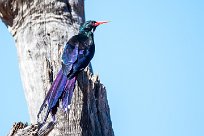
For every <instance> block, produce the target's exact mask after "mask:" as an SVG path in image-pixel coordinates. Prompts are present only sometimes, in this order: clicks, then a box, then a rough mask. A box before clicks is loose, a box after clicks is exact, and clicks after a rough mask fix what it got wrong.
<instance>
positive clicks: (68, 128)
mask: <svg viewBox="0 0 204 136" xmlns="http://www.w3.org/2000/svg"><path fill="white" fill-rule="evenodd" d="M0 17H1V19H2V21H3V22H4V23H5V25H6V26H7V27H8V29H9V31H10V33H11V34H12V35H13V37H14V39H15V43H16V48H17V51H18V60H19V67H20V73H21V79H22V82H23V87H24V92H25V96H26V100H27V105H28V109H29V114H30V120H31V123H32V124H35V123H36V115H37V112H38V110H39V107H40V105H41V104H42V101H43V99H44V98H45V95H46V93H47V91H48V89H49V87H50V85H51V83H52V82H53V79H54V78H55V76H56V73H57V72H58V70H59V67H60V65H61V64H60V58H61V54H62V50H63V47H64V44H65V42H66V41H68V39H69V38H70V37H71V36H73V35H74V34H76V33H77V32H78V27H79V25H80V23H82V22H84V20H85V19H84V1H83V0H0ZM56 118H57V119H58V123H57V125H55V127H54V129H53V130H52V131H51V132H50V133H49V135H50V136H54V135H57V136H59V135H60V136H65V135H67V136H113V135H114V133H113V130H112V124H111V119H110V111H109V106H108V102H107V97H106V90H105V87H104V86H103V85H102V84H101V83H100V81H99V79H98V77H97V76H94V75H92V73H91V72H90V70H89V69H88V68H87V69H86V70H85V72H82V73H80V75H79V77H78V80H77V84H76V87H75V92H74V96H73V100H72V105H71V110H70V113H69V115H65V114H64V113H63V112H62V111H61V110H60V109H59V110H58V114H57V117H56ZM29 127H30V128H32V126H28V127H27V129H29ZM27 129H24V130H23V129H22V130H19V131H16V132H15V133H14V134H13V135H15V134H16V135H22V134H21V133H23V132H24V133H25V135H31V134H29V133H28V132H26V131H27ZM29 131H30V130H29Z"/></svg>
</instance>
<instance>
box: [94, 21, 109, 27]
mask: <svg viewBox="0 0 204 136" xmlns="http://www.w3.org/2000/svg"><path fill="white" fill-rule="evenodd" d="M108 22H109V21H98V22H96V23H95V24H94V25H95V26H99V25H101V24H105V23H108Z"/></svg>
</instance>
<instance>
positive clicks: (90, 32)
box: [79, 30, 93, 38]
mask: <svg viewBox="0 0 204 136" xmlns="http://www.w3.org/2000/svg"><path fill="white" fill-rule="evenodd" d="M79 34H82V35H84V36H87V37H88V38H92V37H93V32H92V31H85V30H81V31H79Z"/></svg>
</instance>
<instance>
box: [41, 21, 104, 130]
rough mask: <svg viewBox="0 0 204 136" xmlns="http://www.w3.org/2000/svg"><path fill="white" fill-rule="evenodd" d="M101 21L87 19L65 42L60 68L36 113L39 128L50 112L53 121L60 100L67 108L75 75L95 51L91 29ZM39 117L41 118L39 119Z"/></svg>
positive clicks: (66, 108)
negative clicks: (76, 33) (77, 32)
mask: <svg viewBox="0 0 204 136" xmlns="http://www.w3.org/2000/svg"><path fill="white" fill-rule="evenodd" d="M103 23H106V22H96V21H87V22H86V23H84V24H83V25H82V26H81V27H80V31H79V34H78V35H75V36H73V37H72V38H71V39H70V40H69V41H68V42H67V44H66V46H65V48H64V51H63V54H62V68H61V69H60V71H59V72H58V74H57V76H56V79H55V80H54V82H53V84H52V86H51V88H50V89H49V91H48V93H47V96H46V97H45V100H44V101H43V104H42V105H41V107H40V110H39V113H38V115H37V118H38V123H39V124H40V127H39V128H41V127H42V126H43V124H44V123H45V122H46V120H47V118H48V115H49V113H50V112H51V115H52V117H53V121H55V114H56V112H57V108H58V106H59V102H60V100H61V101H62V108H63V110H64V111H65V112H67V111H68V110H69V106H70V104H71V99H72V96H73V91H74V87H75V83H76V76H77V75H78V74H79V72H80V71H82V70H83V69H84V68H85V67H87V66H88V64H89V62H90V61H91V59H92V58H93V56H94V53H95V45H94V39H93V31H95V29H96V27H97V26H98V25H100V24H103ZM43 111H45V115H44V114H42V112H43ZM41 117H42V118H41ZM40 119H42V120H41V121H40Z"/></svg>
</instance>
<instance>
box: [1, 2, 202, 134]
mask: <svg viewBox="0 0 204 136" xmlns="http://www.w3.org/2000/svg"><path fill="white" fill-rule="evenodd" d="M85 3H86V5H85V9H86V19H87V20H89V19H92V20H111V23H109V24H106V25H103V26H100V27H99V28H98V29H97V30H96V32H95V43H96V54H95V57H94V59H93V60H92V64H93V68H94V72H95V73H97V74H99V75H100V79H101V81H102V82H103V83H104V85H105V86H106V88H107V93H108V100H109V106H110V109H111V118H112V123H113V128H114V132H115V135H116V136H203V135H204V129H203V128H204V108H203V107H204V106H203V105H204V99H203V98H204V92H203V91H204V17H203V14H204V7H203V5H204V1H202V0H165V1H161V0H155V1H150V0H143V1H138V0H127V1H120V0H118V1H108V0H103V1H93V0H86V1H85ZM0 62H1V67H0V75H1V79H0V85H1V92H2V95H1V96H2V98H1V99H0V103H1V110H0V128H1V130H0V135H6V134H7V133H8V130H9V128H10V127H11V125H12V124H13V122H15V121H29V116H28V111H27V107H26V102H25V98H24V94H23V90H22V85H21V81H20V76H19V69H18V62H17V54H16V49H15V45H14V41H13V39H12V37H11V36H10V34H9V33H8V31H7V29H6V27H5V26H4V25H3V24H2V23H0Z"/></svg>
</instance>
